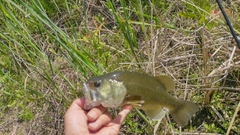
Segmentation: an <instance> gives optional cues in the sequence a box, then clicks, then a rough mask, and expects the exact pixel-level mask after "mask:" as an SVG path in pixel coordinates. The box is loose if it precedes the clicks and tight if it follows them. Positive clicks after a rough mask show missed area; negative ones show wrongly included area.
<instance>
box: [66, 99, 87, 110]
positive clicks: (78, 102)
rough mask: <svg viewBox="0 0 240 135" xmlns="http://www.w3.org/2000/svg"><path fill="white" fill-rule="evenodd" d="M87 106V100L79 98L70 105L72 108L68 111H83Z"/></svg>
mask: <svg viewBox="0 0 240 135" xmlns="http://www.w3.org/2000/svg"><path fill="white" fill-rule="evenodd" d="M84 104H85V98H79V99H75V100H74V101H73V103H72V104H71V105H70V107H69V108H68V110H72V109H81V110H82V108H83V107H84Z"/></svg>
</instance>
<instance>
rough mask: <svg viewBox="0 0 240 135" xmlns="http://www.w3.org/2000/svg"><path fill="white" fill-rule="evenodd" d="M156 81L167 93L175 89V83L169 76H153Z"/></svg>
mask: <svg viewBox="0 0 240 135" xmlns="http://www.w3.org/2000/svg"><path fill="white" fill-rule="evenodd" d="M155 78H157V79H158V81H159V82H160V83H161V84H162V85H163V86H164V87H165V88H166V90H167V91H173V90H174V89H175V83H174V81H173V79H172V78H170V77H169V76H164V75H162V76H155Z"/></svg>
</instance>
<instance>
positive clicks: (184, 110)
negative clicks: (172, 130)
mask: <svg viewBox="0 0 240 135" xmlns="http://www.w3.org/2000/svg"><path fill="white" fill-rule="evenodd" d="M179 102H182V103H181V104H182V105H181V106H179V107H177V108H176V109H175V110H171V111H170V114H171V115H172V117H173V119H174V120H175V121H176V122H177V123H178V124H179V126H182V127H183V126H185V125H187V123H188V121H189V120H190V119H191V117H192V115H193V114H194V113H196V112H197V110H198V109H199V107H198V105H196V104H194V103H192V102H189V101H183V100H182V101H181V100H180V101H179Z"/></svg>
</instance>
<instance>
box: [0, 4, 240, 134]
mask: <svg viewBox="0 0 240 135" xmlns="http://www.w3.org/2000/svg"><path fill="white" fill-rule="evenodd" d="M237 4H239V2H232V6H229V5H227V3H225V2H223V5H224V7H226V8H229V9H232V10H233V11H234V15H235V17H234V18H235V19H234V20H231V21H232V22H233V23H234V27H235V30H236V32H237V33H239V32H238V31H239V27H240V25H239V20H240V19H239V16H238V14H239V11H240V9H239V7H238V6H236V5H237ZM216 7H217V5H216V3H213V2H212V1H209V0H202V1H199V2H197V1H167V0H163V1H154V0H153V1H151V4H150V3H149V1H140V0H132V1H125V0H120V1H112V0H107V1H96V2H95V1H94V2H89V1H85V0H83V1H72V0H53V1H45V0H36V1H13V0H8V1H0V11H1V12H0V39H1V40H0V48H1V49H0V69H1V72H0V110H1V111H0V133H1V132H3V133H9V134H15V133H19V134H27V133H29V134H50V133H51V134H62V133H63V115H64V113H65V111H66V109H67V108H68V106H69V104H70V103H71V102H72V101H73V100H74V99H75V98H78V97H81V96H83V94H82V83H83V82H84V81H86V79H88V78H91V77H92V76H96V75H101V74H104V73H107V72H112V71H119V70H121V71H125V70H128V71H138V72H145V73H147V74H149V75H160V74H167V75H169V76H170V77H172V78H173V79H174V81H175V82H176V91H174V92H173V93H172V94H173V95H174V96H176V97H178V98H181V99H186V100H191V101H193V102H196V103H199V104H200V105H202V104H203V102H204V94H205V93H206V91H207V90H208V89H215V90H217V91H218V92H217V93H216V94H215V95H214V97H213V99H212V102H211V103H210V105H209V106H211V108H215V110H214V109H211V108H210V109H209V108H207V109H208V111H206V110H204V109H203V108H201V110H199V113H198V114H196V116H195V117H194V118H193V119H194V120H195V121H194V120H193V121H192V122H191V123H190V124H189V125H188V126H186V127H185V128H183V129H179V127H177V125H176V124H175V123H174V121H173V120H172V119H171V117H170V116H166V117H165V119H164V120H163V122H162V123H161V124H160V127H159V129H158V133H159V134H168V133H170V134H173V133H176V134H179V133H180V132H181V134H187V133H188V132H197V133H213V132H214V133H220V134H225V133H226V131H227V129H228V128H231V129H232V131H231V133H232V134H236V133H239V132H240V131H239V129H240V127H239V125H240V121H239V120H237V119H236V120H235V121H234V125H233V126H232V127H230V126H229V123H230V121H231V118H232V117H233V114H234V111H235V110H236V107H237V102H236V101H239V93H238V92H239V84H240V83H239V71H238V69H239V66H238V65H239V64H238V61H239V57H238V49H236V51H233V46H234V45H233V43H232V42H231V39H230V38H227V37H229V33H230V32H229V30H228V27H227V26H226V25H225V23H224V20H223V19H222V18H216V19H213V17H214V16H213V15H211V11H212V10H215V9H216ZM199 41H200V42H199ZM203 45H204V47H206V48H203ZM204 50H205V51H206V50H207V52H203V51H204ZM223 63H226V64H225V65H222V64H223ZM234 63H235V64H234ZM236 63H237V64H236ZM206 78H207V79H206ZM208 83H210V84H211V85H210V84H208ZM230 84H231V85H230ZM233 87H234V88H233ZM226 106H227V108H226ZM116 111H117V110H113V113H115V112H116ZM217 112H219V114H218V113H217ZM203 116H206V118H204V117H203ZM220 116H221V117H222V118H223V119H222V120H220V121H219V117H220ZM209 118H210V119H209ZM155 124H156V122H152V121H151V120H148V118H147V117H145V115H144V114H142V113H141V112H140V111H138V110H134V111H133V112H132V113H131V114H130V115H129V116H128V117H127V119H126V120H125V122H124V124H123V126H122V128H121V131H120V133H119V134H152V133H153V127H154V125H155ZM14 129H15V131H16V132H14Z"/></svg>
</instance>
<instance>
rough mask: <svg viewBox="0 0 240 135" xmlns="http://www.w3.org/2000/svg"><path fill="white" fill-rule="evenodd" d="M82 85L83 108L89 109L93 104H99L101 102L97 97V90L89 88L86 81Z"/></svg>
mask: <svg viewBox="0 0 240 135" xmlns="http://www.w3.org/2000/svg"><path fill="white" fill-rule="evenodd" d="M83 87H84V96H85V104H84V110H90V109H91V108H93V107H95V106H99V105H100V104H101V102H100V101H98V99H97V92H96V91H95V90H92V89H90V87H89V85H88V84H87V83H86V82H85V83H83Z"/></svg>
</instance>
